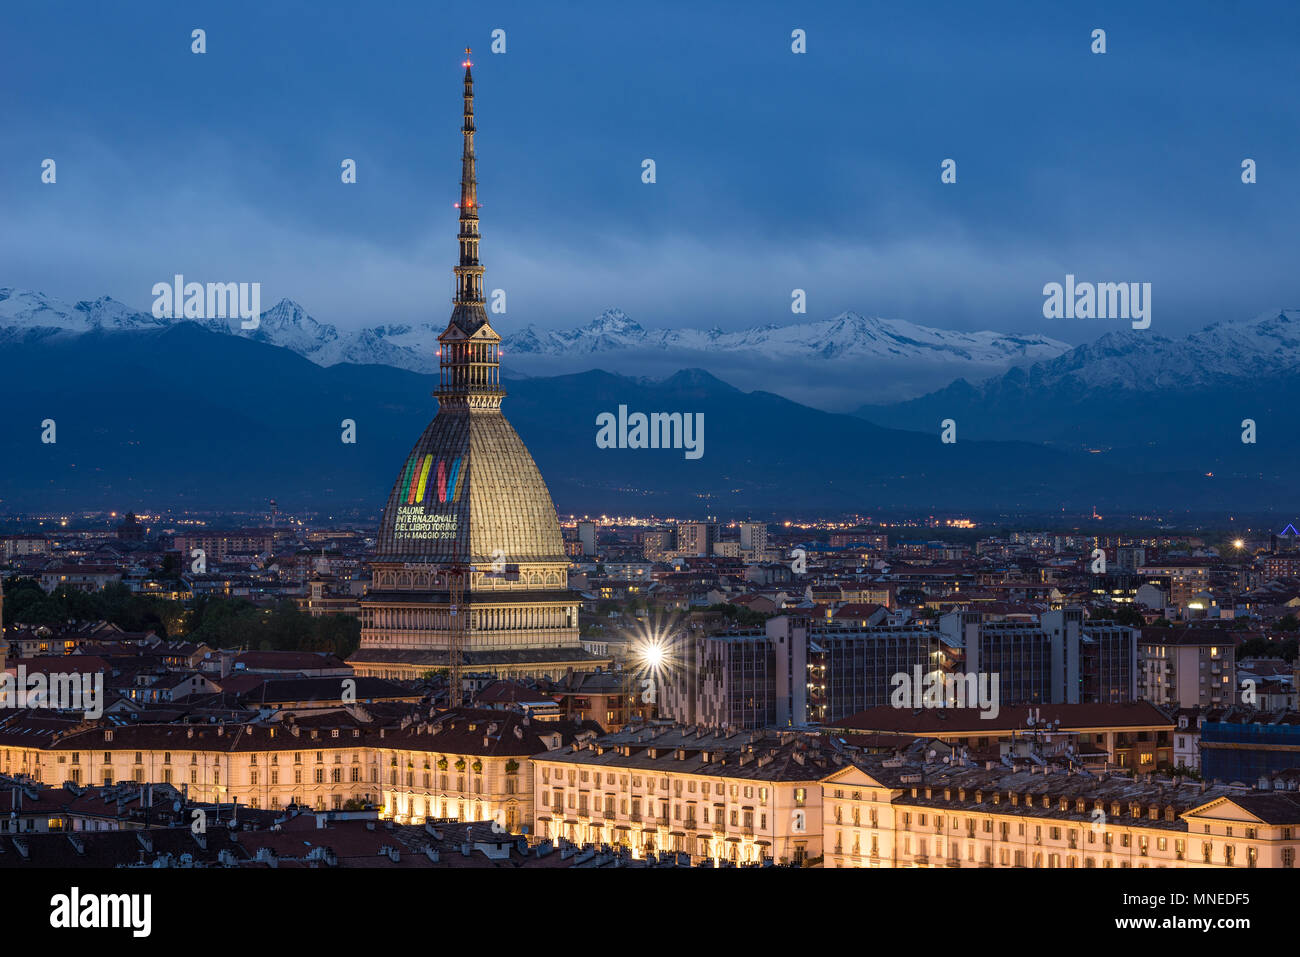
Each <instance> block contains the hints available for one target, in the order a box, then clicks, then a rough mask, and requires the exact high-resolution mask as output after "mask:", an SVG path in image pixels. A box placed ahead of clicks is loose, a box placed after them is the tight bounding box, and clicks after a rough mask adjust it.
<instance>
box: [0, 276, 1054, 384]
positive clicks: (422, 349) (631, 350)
mask: <svg viewBox="0 0 1300 957" xmlns="http://www.w3.org/2000/svg"><path fill="white" fill-rule="evenodd" d="M187 321H188V322H197V323H198V324H199V325H201V326H202V327H203V328H205V329H208V330H210V331H213V332H219V333H225V334H230V335H236V336H239V337H241V338H248V339H252V340H255V341H258V342H265V343H267V344H269V345H276V346H283V347H284V348H287V349H290V350H292V351H293V352H296V353H297V354H298V355H300V356H302V357H303V358H305V359H308V360H310V361H311V362H314V363H316V364H317V365H320V366H333V365H338V364H340V363H352V364H355V365H384V366H392V367H394V368H398V369H406V370H408V371H411V372H426V373H428V372H433V371H435V369H436V368H437V358H436V350H437V339H438V335H439V334H440V333H441V332H442V331H443V330H444V329H445V328H446V324H445V323H444V322H431V323H419V324H415V325H410V324H381V325H374V326H368V327H365V328H362V329H359V330H356V331H352V332H341V331H340V330H339V329H338V328H336V327H335V326H333V325H331V324H329V323H322V322H318V321H317V320H316V319H314V318H313V317H312V316H310V315H309V314H308V313H307V311H306V310H305V309H303V307H302V306H300V305H298V304H297V303H295V302H293V301H292V300H289V299H282V300H280V302H278V303H276V304H275V305H274V306H272V307H271V308H270V309H268V310H266V311H265V312H263V313H262V314H261V323H260V324H259V327H258V328H257V329H255V330H244V329H242V328H240V321H239V320H238V319H232V320H224V319H208V320H173V319H158V318H155V317H154V316H153V315H151V314H149V313H145V312H138V311H133V310H132V309H130V308H129V307H128V306H125V305H123V304H122V303H120V302H117V301H116V300H113V299H111V298H107V297H102V298H99V299H95V300H85V301H80V302H76V303H65V302H61V301H59V300H56V299H53V298H51V297H48V296H46V295H44V294H42V293H39V292H31V291H28V290H19V289H13V288H0V343H3V342H6V341H15V340H16V341H31V340H32V339H36V338H48V337H51V336H69V335H81V334H84V333H87V332H91V331H102V332H132V331H156V330H158V329H161V328H166V327H168V326H170V325H174V324H177V323H178V322H187ZM498 322H499V324H500V326H501V329H500V330H499V331H503V333H504V337H503V340H502V347H503V349H504V350H505V354H506V356H507V357H508V358H507V359H506V363H507V365H508V367H509V369H510V370H511V371H512V372H513V373H514V374H516V375H528V374H541V375H546V374H555V373H562V372H577V371H583V370H585V369H589V368H591V367H592V365H593V363H599V365H600V367H601V368H604V369H606V370H608V371H618V372H624V373H627V374H641V375H647V374H655V373H659V374H668V373H671V372H673V371H676V370H678V369H681V368H683V367H703V368H709V369H711V370H713V371H715V372H716V373H717V374H720V375H722V376H723V377H724V378H728V379H731V380H733V381H735V380H743V379H745V378H749V377H751V376H752V375H753V373H754V371H756V370H757V371H761V372H762V373H763V374H764V375H768V374H771V375H779V376H780V377H781V378H782V380H783V381H784V382H785V384H786V385H787V387H788V388H787V389H783V390H782V391H783V392H785V394H787V395H791V396H792V397H803V398H805V399H814V398H816V397H815V396H814V395H811V394H809V395H804V392H805V390H806V389H807V388H808V385H807V384H805V382H804V380H805V378H812V379H815V380H816V381H818V382H819V383H820V388H821V389H822V391H823V394H827V393H826V389H827V388H829V387H830V386H829V385H828V384H834V383H840V384H841V385H842V387H843V388H844V389H848V390H851V394H849V395H846V396H837V397H836V398H834V399H832V400H831V401H829V402H823V403H822V404H824V405H827V406H829V407H834V406H839V407H842V408H845V409H850V408H852V407H853V405H855V404H858V403H861V402H863V401H864V400H869V399H884V398H907V397H912V396H916V395H920V394H922V393H923V392H925V391H926V389H927V388H930V387H934V386H938V385H942V384H945V383H947V382H950V381H952V380H953V379H954V378H957V377H963V376H964V377H968V378H981V377H985V376H990V375H995V374H997V373H1000V372H1003V371H1005V370H1006V369H1007V368H1009V367H1011V366H1013V365H1015V364H1017V363H1026V362H1031V361H1036V360H1040V359H1049V358H1052V357H1054V356H1058V355H1060V354H1062V353H1063V352H1065V351H1066V350H1068V349H1069V348H1070V347H1069V346H1068V345H1067V344H1066V343H1063V342H1058V341H1056V340H1055V339H1050V338H1048V337H1046V336H1041V335H1006V334H1002V333H997V332H956V331H950V330H942V329H932V328H929V327H927V326H919V325H916V324H914V323H910V322H905V321H901V320H890V319H881V318H867V317H863V316H860V315H857V314H856V313H852V312H845V313H841V314H840V315H838V316H835V317H834V318H831V319H824V320H818V321H809V322H798V323H789V324H785V325H775V324H772V325H765V326H758V327H754V328H751V329H745V330H742V331H739V332H722V331H721V330H719V329H711V330H707V331H704V330H697V329H646V328H644V327H643V326H641V325H640V324H638V323H637V322H635V321H634V320H632V319H631V318H629V317H628V315H627V314H626V313H624V312H623V311H622V310H620V309H610V310H607V311H605V312H603V313H601V315H599V316H597V317H596V318H595V319H593V320H592V321H591V322H589V323H587V324H586V325H584V326H580V327H576V328H573V329H567V330H547V329H540V328H538V327H537V326H534V325H528V326H524V327H523V328H522V329H520V330H518V331H514V332H511V331H510V330H509V323H508V322H505V321H503V320H498ZM864 370H865V371H867V372H869V373H871V374H868V375H866V376H864V375H863V372H864ZM900 370H906V372H905V374H904V375H903V376H901V377H900V376H899V375H898V373H899V372H900Z"/></svg>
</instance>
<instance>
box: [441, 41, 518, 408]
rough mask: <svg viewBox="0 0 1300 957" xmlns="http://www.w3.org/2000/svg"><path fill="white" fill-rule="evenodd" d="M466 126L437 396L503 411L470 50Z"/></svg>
mask: <svg viewBox="0 0 1300 957" xmlns="http://www.w3.org/2000/svg"><path fill="white" fill-rule="evenodd" d="M462 65H463V66H464V67H465V122H464V124H463V125H462V126H461V130H460V132H461V136H462V137H463V139H464V142H463V145H462V146H461V160H460V202H459V203H457V204H456V205H457V206H458V207H459V208H460V232H459V234H458V237H457V239H458V242H459V245H460V259H459V261H458V262H457V264H456V268H455V269H454V270H453V272H454V273H455V275H456V295H455V298H453V299H452V303H453V305H452V310H451V322H449V323H448V324H447V328H446V330H445V331H444V332H443V334H442V335H440V336H439V337H438V365H439V371H440V373H441V375H440V381H439V386H438V389H437V391H436V392H435V393H434V394H435V395H437V396H438V402H439V405H440V406H441V407H443V408H447V409H452V408H477V409H493V408H498V409H499V408H500V407H501V398H502V397H503V396H504V395H505V392H503V391H502V390H501V361H500V344H501V337H500V336H499V335H498V334H497V332H496V330H495V329H493V328H492V326H491V325H490V324H489V323H488V317H487V309H486V308H485V307H484V302H485V299H484V296H483V267H482V266H481V265H480V264H479V261H478V240H479V235H478V210H479V204H478V177H477V173H476V170H475V167H474V164H475V156H474V75H473V73H471V72H470V67H471V66H472V65H473V64H471V63H470V60H469V47H466V48H465V62H464V64H462Z"/></svg>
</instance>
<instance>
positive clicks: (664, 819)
mask: <svg viewBox="0 0 1300 957" xmlns="http://www.w3.org/2000/svg"><path fill="white" fill-rule="evenodd" d="M655 823H656V824H658V825H659V826H660V827H667V826H668V825H669V824H671V823H672V822H671V821H670V820H669V819H668V815H667V814H660V815H659V816H658V817H656V818H655Z"/></svg>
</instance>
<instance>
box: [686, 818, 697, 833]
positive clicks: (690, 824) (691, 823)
mask: <svg viewBox="0 0 1300 957" xmlns="http://www.w3.org/2000/svg"><path fill="white" fill-rule="evenodd" d="M686 830H688V831H694V830H697V828H696V826H695V818H693V817H688V818H687V819H686Z"/></svg>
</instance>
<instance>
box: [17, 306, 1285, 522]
mask: <svg viewBox="0 0 1300 957" xmlns="http://www.w3.org/2000/svg"><path fill="white" fill-rule="evenodd" d="M598 323H599V324H600V326H601V328H602V329H603V330H604V336H605V338H604V340H603V341H604V342H605V345H601V342H602V340H601V338H600V337H597V336H588V337H578V338H579V339H580V340H581V341H582V342H583V344H584V347H585V348H587V349H588V351H587V352H586V353H585V359H586V362H587V364H588V365H591V364H594V363H597V362H599V363H600V364H601V365H602V366H603V365H604V364H605V363H606V361H607V360H608V359H609V358H610V357H613V356H618V355H623V354H625V353H623V352H620V349H619V348H617V347H615V346H614V345H613V343H616V342H618V341H626V340H627V339H629V338H630V339H634V340H638V341H643V340H647V339H648V340H651V341H661V340H662V339H664V338H665V337H666V334H662V333H647V332H646V331H645V330H641V329H640V327H636V328H632V327H633V326H635V324H634V323H630V321H629V320H627V319H626V317H617V316H606V317H603V318H602V319H601V320H598ZM237 324H238V320H233V321H232V322H225V321H222V320H218V321H215V322H213V321H208V322H169V321H167V320H155V319H154V318H153V317H152V316H148V315H147V314H146V315H142V314H140V313H137V312H133V311H132V310H130V309H127V308H126V307H124V306H122V305H121V304H120V303H115V302H114V301H113V300H110V299H99V300H94V301H87V302H81V303H77V304H75V305H73V306H64V305H62V304H59V303H55V302H52V301H51V300H48V299H45V298H44V297H40V296H36V295H35V294H24V293H13V292H12V291H10V290H0V401H3V402H4V407H5V408H6V410H7V412H8V415H7V416H6V417H5V426H4V428H3V429H0V461H3V462H4V463H5V469H4V472H3V479H2V480H0V481H2V484H0V509H7V508H12V507H22V508H35V507H42V508H57V507H60V506H67V505H69V504H71V503H75V504H76V505H77V506H79V507H90V506H91V505H94V504H100V505H104V506H112V507H118V508H126V507H133V506H134V507H147V506H154V507H156V506H159V505H164V504H180V503H184V502H190V503H193V504H195V505H198V506H204V507H207V506H227V505H229V506H232V507H236V506H246V505H249V504H256V503H257V502H260V501H263V500H265V499H267V498H270V497H276V498H277V499H279V500H281V501H282V502H284V503H285V504H286V506H287V505H289V504H290V503H297V504H300V505H314V506H317V507H321V508H326V509H328V508H331V507H339V508H343V507H358V508H362V509H368V508H373V509H375V510H377V509H378V508H379V506H380V504H381V503H382V501H383V499H384V496H385V494H386V493H387V491H388V487H389V485H390V484H391V482H392V480H393V474H395V472H394V470H395V468H396V466H397V464H399V463H400V462H401V461H402V460H403V459H404V457H405V456H406V454H407V452H408V451H409V448H410V446H411V444H412V443H413V442H414V441H415V439H416V437H418V435H419V434H420V432H421V431H422V429H423V428H424V426H425V424H427V422H428V421H429V419H430V418H432V416H433V414H434V412H435V411H436V402H435V400H434V399H433V398H431V397H430V393H431V391H432V389H433V387H434V379H433V377H432V376H430V375H426V374H423V373H420V372H413V371H410V370H405V369H400V368H393V367H390V366H386V365H380V364H376V363H374V362H367V363H364V364H359V363H353V362H348V361H341V360H340V361H334V362H331V363H329V364H325V363H324V362H322V361H320V360H321V359H322V358H323V356H324V355H325V354H326V353H327V352H328V350H331V349H334V350H339V351H340V352H341V351H342V346H341V345H340V343H341V342H343V341H344V339H345V338H346V337H342V336H339V335H338V334H337V331H336V330H332V329H331V328H330V327H328V326H325V325H322V324H319V323H315V322H314V321H313V320H311V319H310V317H308V316H306V314H305V313H302V311H301V310H299V309H297V307H295V306H293V304H292V303H287V302H281V303H279V304H277V305H276V306H275V307H273V308H271V309H269V310H267V311H266V312H265V313H264V314H263V321H262V326H261V328H260V329H258V330H254V331H253V332H251V333H243V334H240V335H234V334H231V330H232V328H233V327H234V326H236V325H237ZM816 325H818V324H816V323H810V324H807V326H806V327H803V328H804V329H805V330H806V329H808V328H811V327H813V326H816ZM843 328H844V329H845V330H862V329H867V328H872V327H871V326H869V325H867V324H864V323H858V322H857V321H852V322H850V321H848V320H845V321H844V325H843ZM892 328H893V330H894V331H897V327H896V326H895V327H892ZM788 330H789V327H774V328H770V329H768V330H764V331H760V332H761V333H763V334H758V335H756V336H755V338H754V341H755V342H756V343H757V344H756V345H754V346H753V348H755V349H759V348H760V347H762V348H769V347H771V348H773V349H775V352H776V354H777V355H778V356H779V355H783V354H785V353H784V352H782V349H783V348H786V347H787V346H788V348H789V350H791V351H793V350H794V349H795V348H797V346H796V344H795V342H796V341H797V342H803V343H804V344H805V345H806V342H807V340H803V339H800V338H799V337H798V336H796V335H795V333H793V332H790V331H788ZM822 331H823V332H825V330H824V329H823V330H822ZM125 332H130V333H132V334H123V333H125ZM369 332H371V333H375V331H374V330H370V331H369ZM563 335H569V334H547V335H545V336H543V335H541V334H540V333H537V331H536V330H532V331H528V330H525V332H521V333H519V334H517V338H516V343H515V346H514V347H513V352H514V354H515V355H522V354H525V353H526V350H527V348H528V344H529V342H530V341H531V342H532V343H533V348H535V350H536V351H537V353H538V354H541V355H547V354H550V353H551V352H552V351H553V350H555V349H557V348H560V347H561V346H560V345H559V343H562V342H563V341H564V340H563ZM693 335H694V336H698V337H700V338H699V339H698V340H696V341H700V342H703V341H708V337H709V336H711V335H713V334H712V333H694V334H693ZM723 335H726V336H729V337H731V338H728V340H727V341H729V342H735V341H739V340H741V339H743V338H744V337H743V335H742V334H723ZM557 337H558V338H557ZM782 337H786V338H784V339H783V338H782ZM386 338H387V336H384V335H378V334H377V333H375V334H374V335H373V339H374V340H375V341H376V342H380V343H382V342H383V341H384V340H385V339H386ZM714 338H715V339H720V338H722V335H717V336H714ZM913 338H917V337H913ZM589 339H590V340H592V341H590V342H589V341H588V340H589ZM845 340H846V343H845V345H846V347H847V346H848V345H850V344H851V345H852V347H853V348H864V347H863V346H862V345H861V341H860V340H859V339H858V338H856V337H854V336H852V335H849V334H848V332H847V331H846V334H845ZM917 341H919V338H918V339H917ZM774 342H776V343H780V344H781V345H779V346H772V343H774ZM877 342H878V343H879V344H880V348H882V349H885V350H888V349H891V348H895V347H897V348H898V350H899V352H900V353H905V352H906V351H907V348H923V347H922V346H915V345H911V346H909V345H908V343H903V344H894V343H892V341H886V339H885V338H884V337H883V336H880V337H878V339H877ZM827 344H828V345H835V343H832V342H829V341H828V342H827ZM947 345H949V346H951V345H952V341H951V340H949V341H948V342H947ZM905 347H906V348H905ZM982 347H983V348H1000V347H999V346H996V345H990V344H989V343H987V342H986V343H983V345H982ZM404 348H413V347H404ZM574 348H578V346H577V345H576V342H575V345H574ZM646 348H647V350H648V349H649V348H655V347H646ZM1007 348H1009V349H1012V351H1014V347H1010V346H1008V347H1007ZM1024 348H1025V349H1026V350H1032V349H1035V348H1043V349H1046V350H1048V351H1051V350H1053V349H1054V348H1055V347H1054V346H1052V345H1050V344H1032V345H1031V344H1027V345H1025V346H1024ZM717 351H725V350H723V349H722V348H721V347H719V350H717ZM968 352H970V353H971V354H974V352H975V349H974V346H972V347H971V349H969V350H968ZM665 353H666V354H668V355H671V354H673V353H671V351H669V350H665ZM368 354H369V355H372V356H373V355H374V354H375V353H368ZM508 354H509V353H508ZM737 355H740V353H739V352H737ZM311 357H314V359H313V358H311ZM807 361H809V362H815V361H822V362H823V363H824V364H825V363H829V362H830V361H831V360H815V359H811V358H810V359H808V360H807ZM887 361H893V362H896V363H898V364H900V365H902V366H905V367H906V366H908V365H911V364H914V363H915V362H916V361H917V360H913V359H911V358H907V357H905V356H904V355H901V354H900V355H898V356H897V357H896V358H894V359H893V360H887ZM846 364H848V365H850V366H852V365H853V363H852V362H848V363H846ZM862 364H863V362H862V361H861V360H860V361H858V364H857V368H859V370H860V371H859V376H863V375H865V374H866V373H864V372H862V371H861V368H862ZM1297 367H1300V311H1282V312H1275V313H1270V314H1268V315H1265V316H1261V317H1259V318H1257V319H1255V320H1252V321H1249V322H1244V323H1222V324H1218V325H1215V326H1212V327H1209V328H1208V329H1205V330H1202V331H1201V332H1198V333H1194V334H1192V335H1190V336H1187V337H1184V338H1182V339H1169V338H1165V337H1162V336H1159V335H1158V334H1153V333H1151V332H1149V331H1147V332H1136V331H1129V330H1124V331H1118V332H1112V333H1108V334H1106V335H1104V336H1102V337H1101V338H1100V339H1098V340H1097V341H1096V342H1093V343H1089V344H1086V345H1083V346H1079V347H1077V348H1074V349H1069V350H1067V351H1065V352H1063V353H1060V354H1058V355H1053V356H1051V357H1050V358H1047V359H1045V360H1043V361H1038V362H1034V363H1032V364H1030V365H1028V366H1027V367H1024V368H1011V369H1010V370H1008V371H1005V372H1004V373H1003V374H1001V375H999V376H996V377H994V378H992V379H989V380H988V381H985V382H981V383H976V384H972V383H970V382H968V381H965V380H963V379H959V380H957V381H955V382H953V383H951V384H950V385H947V386H945V387H944V388H942V389H937V390H935V391H933V392H930V393H928V394H926V395H923V396H919V397H916V398H913V399H909V400H907V401H903V402H895V403H887V404H886V403H876V404H872V405H865V406H862V407H860V408H859V409H858V411H857V413H856V414H855V415H844V414H835V413H831V412H825V411H821V410H818V409H816V408H810V407H808V406H806V405H802V404H799V403H797V402H794V401H791V400H790V399H789V398H788V397H782V396H779V395H776V394H774V393H776V392H777V391H778V390H782V389H784V386H785V385H786V382H785V380H783V379H781V378H779V377H778V378H772V379H769V378H764V375H763V374H762V373H761V372H759V371H755V369H756V368H757V367H756V365H753V364H751V365H750V366H748V367H746V368H748V369H749V370H750V371H749V372H748V376H749V378H750V379H751V380H752V381H751V382H747V384H746V387H745V388H736V387H735V386H733V385H729V384H727V383H726V382H724V381H721V380H720V379H719V378H718V377H717V376H716V375H715V374H714V373H713V371H712V370H708V371H705V370H702V369H698V368H696V369H688V370H686V371H681V370H678V371H676V372H675V373H674V374H673V375H670V376H668V377H666V378H664V379H663V380H660V381H654V380H651V379H648V378H646V377H644V376H635V377H633V376H624V375H619V374H616V373H612V372H610V371H608V370H605V369H603V368H602V369H598V370H593V369H590V368H588V369H587V370H586V371H583V372H581V373H571V374H565V375H558V376H549V377H540V376H535V377H531V378H522V379H520V378H514V379H509V378H508V386H507V387H508V390H509V397H508V398H507V400H506V404H505V411H506V414H507V417H508V418H509V419H510V420H511V422H512V423H513V424H514V425H515V427H516V428H517V429H518V430H519V432H520V434H521V435H522V436H523V438H524V440H525V441H526V442H527V443H528V445H529V448H530V449H531V450H532V452H533V455H534V457H535V458H536V459H537V461H538V464H539V466H540V467H541V468H542V471H543V474H544V475H545V477H546V479H547V481H548V483H549V484H550V487H551V489H552V492H553V495H554V498H555V500H556V504H557V506H558V507H559V508H560V509H561V511H564V512H566V513H567V512H570V511H577V512H594V511H610V512H624V513H626V512H633V511H638V512H652V511H653V512H658V513H661V514H662V513H665V512H673V513H677V514H696V515H703V514H721V515H728V514H758V513H770V514H782V513H784V514H790V515H795V514H827V513H831V512H837V511H849V510H853V511H859V512H864V513H871V512H873V511H884V510H890V509H914V510H919V509H926V510H934V511H940V512H943V513H951V512H953V511H954V510H958V511H960V510H967V511H982V512H984V513H988V512H990V511H992V512H995V513H999V514H1010V513H1020V514H1025V513H1035V514H1043V513H1050V512H1053V511H1058V512H1059V511H1060V510H1065V511H1066V512H1068V513H1079V512H1083V513H1085V514H1086V513H1087V512H1088V510H1090V509H1091V508H1092V507H1093V506H1096V507H1097V509H1098V510H1099V511H1101V512H1102V513H1103V514H1104V513H1105V512H1107V511H1110V510H1124V511H1137V512H1142V511H1151V512H1157V511H1158V512H1161V513H1162V514H1168V511H1169V510H1171V509H1173V510H1177V509H1189V510H1196V511H1199V512H1202V513H1205V512H1216V513H1223V514H1232V513H1234V512H1240V513H1242V514H1247V513H1254V514H1261V513H1264V512H1280V513H1283V514H1294V513H1295V512H1297V511H1300V485H1298V483H1296V482H1295V480H1294V476H1295V475H1296V474H1297V470H1300V425H1297V421H1296V416H1295V413H1294V410H1295V409H1296V408H1300V380H1298V379H1297V377H1296V376H1295V372H1296V369H1297ZM506 368H507V373H509V372H510V371H511V368H510V366H509V365H507V367H506ZM619 405H626V406H627V407H628V409H629V411H641V412H647V413H648V412H655V411H668V412H674V411H680V412H692V413H694V412H702V413H704V415H705V454H704V457H703V458H702V459H700V460H699V461H690V460H686V459H685V458H684V456H683V454H682V452H681V451H680V450H633V449H621V450H620V449H599V448H597V446H596V444H595V432H596V428H595V420H596V416H597V415H598V414H600V413H602V412H617V409H618V406H619ZM47 418H53V419H55V420H56V422H57V423H58V442H57V443H56V444H55V445H43V444H42V443H41V442H40V441H39V432H40V429H39V425H40V423H41V422H42V421H43V420H45V419H47ZM345 418H351V419H354V420H355V421H356V423H357V427H358V434H359V436H360V441H359V443H358V444H357V445H355V446H350V445H344V444H343V443H342V442H341V441H340V424H341V422H342V420H343V419H345ZM948 418H951V419H954V420H955V421H956V423H957V437H958V441H957V444H956V445H944V444H942V443H940V441H939V432H940V423H941V422H942V420H944V419H948ZM1245 419H1251V420H1252V421H1253V422H1254V423H1255V429H1256V438H1257V441H1256V442H1255V443H1243V442H1242V441H1241V438H1242V432H1243V428H1242V424H1241V423H1242V422H1243V420H1245Z"/></svg>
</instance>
